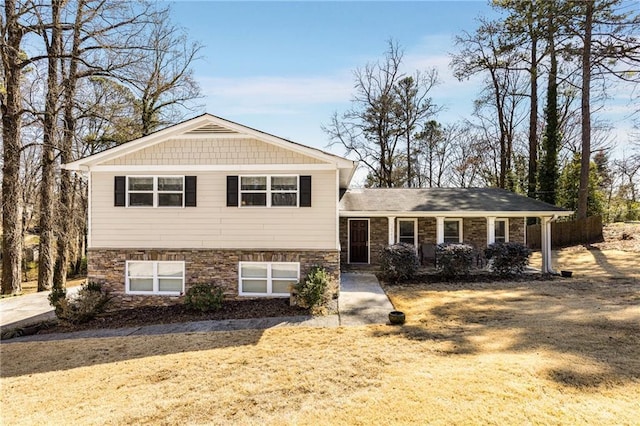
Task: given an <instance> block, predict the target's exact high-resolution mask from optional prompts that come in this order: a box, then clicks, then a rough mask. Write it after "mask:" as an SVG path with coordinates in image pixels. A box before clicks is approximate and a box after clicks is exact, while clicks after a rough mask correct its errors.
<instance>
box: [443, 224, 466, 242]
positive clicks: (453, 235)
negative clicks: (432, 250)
mask: <svg viewBox="0 0 640 426" xmlns="http://www.w3.org/2000/svg"><path fill="white" fill-rule="evenodd" d="M444 242H445V243H461V242H462V219H445V220H444Z"/></svg>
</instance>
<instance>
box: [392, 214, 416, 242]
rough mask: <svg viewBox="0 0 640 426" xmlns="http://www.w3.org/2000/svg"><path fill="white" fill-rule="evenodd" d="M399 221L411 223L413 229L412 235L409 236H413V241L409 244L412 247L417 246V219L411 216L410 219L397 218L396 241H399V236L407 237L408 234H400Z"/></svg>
mask: <svg viewBox="0 0 640 426" xmlns="http://www.w3.org/2000/svg"><path fill="white" fill-rule="evenodd" d="M401 222H409V223H411V226H412V229H413V235H412V236H411V237H412V238H413V242H411V244H412V245H413V246H414V247H417V245H418V219H415V218H412V219H398V225H397V232H396V235H397V241H396V242H398V243H399V242H400V241H401V238H406V237H408V235H402V234H401V232H400V231H401V229H402V227H401V226H400V223H401Z"/></svg>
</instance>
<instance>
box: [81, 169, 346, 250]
mask: <svg viewBox="0 0 640 426" xmlns="http://www.w3.org/2000/svg"><path fill="white" fill-rule="evenodd" d="M294 173H295V174H296V175H303V174H304V175H311V176H312V182H313V191H312V197H313V200H312V207H309V208H272V209H264V208H230V207H227V205H226V195H227V193H226V177H227V175H229V172H195V173H194V172H190V171H186V170H185V171H180V172H172V173H171V174H169V173H167V175H166V176H175V175H176V174H180V175H194V174H195V175H197V177H198V207H197V208H157V209H152V208H122V207H114V206H113V192H114V183H113V182H114V176H117V175H128V176H132V174H131V173H121V172H120V173H118V172H93V173H92V174H91V194H92V202H91V248H140V249H144V248H146V249H162V248H180V249H182V248H195V249H198V248H203V249H216V248H219V249H235V248H237V249H256V250H259V249H265V250H269V249H272V250H273V249H288V250H296V249H300V250H335V249H337V242H336V235H337V232H338V222H337V214H336V206H337V204H338V191H337V189H336V186H337V183H336V179H337V176H336V171H335V170H314V171H311V172H310V171H308V170H304V169H302V170H296V171H293V172H292V174H294ZM256 174H257V173H256ZM269 174H270V173H260V175H263V176H266V175H269ZM156 176H162V175H161V174H156Z"/></svg>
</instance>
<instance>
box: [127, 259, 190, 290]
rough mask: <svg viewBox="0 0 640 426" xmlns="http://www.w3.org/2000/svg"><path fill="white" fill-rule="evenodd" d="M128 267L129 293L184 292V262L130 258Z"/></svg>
mask: <svg viewBox="0 0 640 426" xmlns="http://www.w3.org/2000/svg"><path fill="white" fill-rule="evenodd" d="M126 268H127V270H126V292H127V294H159V295H167V296H178V295H180V294H182V293H184V262H162V261H159V262H156V261H134V260H128V261H127V266H126Z"/></svg>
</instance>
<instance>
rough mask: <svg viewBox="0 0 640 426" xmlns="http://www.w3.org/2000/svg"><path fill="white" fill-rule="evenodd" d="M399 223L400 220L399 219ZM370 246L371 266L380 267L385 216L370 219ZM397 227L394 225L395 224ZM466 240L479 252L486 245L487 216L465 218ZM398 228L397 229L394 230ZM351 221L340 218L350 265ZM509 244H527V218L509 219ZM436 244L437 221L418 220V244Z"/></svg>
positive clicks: (344, 259) (342, 244)
mask: <svg viewBox="0 0 640 426" xmlns="http://www.w3.org/2000/svg"><path fill="white" fill-rule="evenodd" d="M362 219H366V218H362ZM396 221H397V219H396ZM369 226H370V230H369V234H370V241H369V247H370V249H371V259H370V263H371V264H373V265H376V264H378V261H379V258H380V251H381V250H382V248H384V247H385V246H386V245H387V243H388V238H389V236H388V235H389V222H388V219H387V218H386V217H372V218H369ZM394 226H395V225H394ZM462 226H463V231H462V237H463V241H464V242H465V243H468V244H472V245H473V246H475V247H476V248H478V249H483V248H484V247H486V246H487V219H486V218H484V217H478V218H464V219H463V224H462ZM394 229H397V228H394ZM348 232H349V222H348V218H346V217H341V218H340V248H341V250H340V261H341V263H342V264H343V265H347V264H348V261H349V246H348V244H349V239H348ZM509 241H514V242H519V243H524V219H523V218H510V219H509ZM435 242H436V218H435V217H420V218H418V244H419V245H420V244H435Z"/></svg>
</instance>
